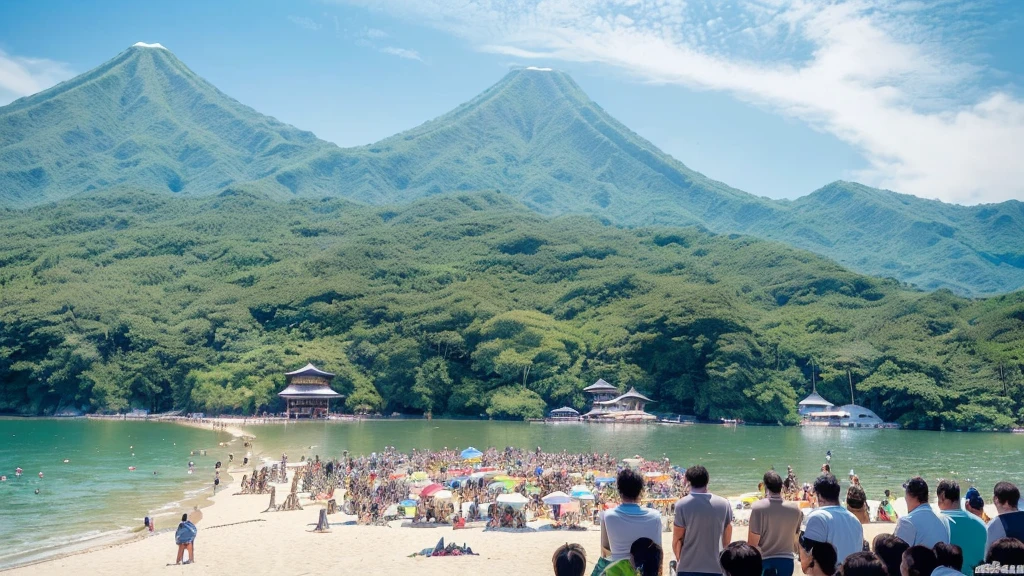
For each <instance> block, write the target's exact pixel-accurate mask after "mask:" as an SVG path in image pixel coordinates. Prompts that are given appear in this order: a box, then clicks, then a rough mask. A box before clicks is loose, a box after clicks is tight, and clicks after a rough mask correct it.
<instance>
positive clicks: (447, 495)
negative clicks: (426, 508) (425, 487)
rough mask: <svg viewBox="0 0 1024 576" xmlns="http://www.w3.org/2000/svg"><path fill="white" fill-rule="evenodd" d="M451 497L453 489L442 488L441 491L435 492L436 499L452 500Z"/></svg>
mask: <svg viewBox="0 0 1024 576" xmlns="http://www.w3.org/2000/svg"><path fill="white" fill-rule="evenodd" d="M451 499H452V492H451V490H441V491H439V492H437V493H435V494H434V500H451Z"/></svg>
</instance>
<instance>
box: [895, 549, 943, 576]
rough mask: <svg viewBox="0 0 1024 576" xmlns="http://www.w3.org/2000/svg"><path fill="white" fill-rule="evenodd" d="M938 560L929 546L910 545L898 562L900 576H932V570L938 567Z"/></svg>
mask: <svg viewBox="0 0 1024 576" xmlns="http://www.w3.org/2000/svg"><path fill="white" fill-rule="evenodd" d="M938 566H939V562H938V560H936V559H935V553H934V552H932V549H931V548H927V547H925V546H911V547H910V548H907V551H906V552H904V553H903V563H902V564H900V575H901V576H932V572H934V571H935V569H936V568H938Z"/></svg>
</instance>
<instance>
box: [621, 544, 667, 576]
mask: <svg viewBox="0 0 1024 576" xmlns="http://www.w3.org/2000/svg"><path fill="white" fill-rule="evenodd" d="M629 555H630V556H632V557H633V565H634V566H636V568H637V571H638V572H640V576H658V574H661V562H662V560H663V559H664V557H665V555H664V553H663V552H662V550H661V544H658V543H657V542H655V541H654V540H651V539H650V538H637V539H636V540H634V541H633V545H632V546H630V547H629Z"/></svg>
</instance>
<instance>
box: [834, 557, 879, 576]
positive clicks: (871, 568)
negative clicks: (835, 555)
mask: <svg viewBox="0 0 1024 576" xmlns="http://www.w3.org/2000/svg"><path fill="white" fill-rule="evenodd" d="M888 573H889V569H888V567H886V565H885V562H882V559H881V558H879V557H878V556H876V555H875V554H874V553H873V552H854V553H853V554H850V555H849V556H847V557H846V559H845V560H843V576H886V575H887V574H888Z"/></svg>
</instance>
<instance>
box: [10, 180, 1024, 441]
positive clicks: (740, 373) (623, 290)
mask: <svg viewBox="0 0 1024 576" xmlns="http://www.w3.org/2000/svg"><path fill="white" fill-rule="evenodd" d="M0 224H2V229H0V410H4V411H12V412H19V413H32V414H37V413H52V412H53V411H55V410H60V409H69V408H71V409H84V410H88V411H98V412H111V411H121V410H125V409H128V408H131V407H141V408H146V409H150V410H154V411H166V410H172V409H185V410H197V411H205V412H235V413H246V414H251V413H253V412H255V411H262V410H271V411H275V410H279V409H280V408H281V404H280V403H279V401H278V399H277V398H276V395H275V394H276V392H277V391H279V390H280V389H282V388H283V387H284V378H283V375H282V374H283V372H285V371H287V370H291V369H295V368H298V367H301V366H302V365H304V364H305V363H306V362H309V361H312V362H314V363H316V364H317V365H319V366H321V367H322V368H324V369H327V370H330V371H332V372H335V373H337V374H338V378H337V379H336V380H335V388H337V389H338V390H339V391H340V392H342V393H344V394H345V395H346V399H345V401H344V403H345V407H346V409H347V410H351V411H358V410H371V411H382V412H385V413H390V412H392V411H398V412H405V413H422V412H426V411H430V412H432V413H434V414H435V415H440V414H448V415H471V416H479V415H489V416H491V417H494V418H524V417H532V416H539V415H541V414H542V412H543V411H544V410H545V407H548V408H550V407H555V406H560V405H563V404H567V405H570V406H575V407H577V408H583V407H584V401H585V399H584V397H583V394H582V393H581V390H582V388H583V387H584V386H586V385H587V384H590V383H592V382H593V381H594V380H596V379H597V378H604V379H606V380H608V381H610V382H612V383H613V384H615V385H617V386H619V387H620V388H622V389H625V388H627V387H629V386H636V387H637V388H638V389H640V390H641V391H644V392H645V393H647V394H649V395H651V396H652V398H654V399H655V400H657V401H658V404H656V405H655V406H654V409H655V410H657V411H659V412H664V413H692V414H695V415H698V416H700V417H706V418H714V417H735V418H742V419H745V420H748V421H756V422H770V423H774V422H782V423H793V422H794V421H795V403H796V401H797V400H798V398H799V397H800V396H801V395H803V394H806V393H807V392H808V391H809V389H810V383H811V375H812V371H813V373H814V377H815V378H816V379H818V381H819V386H818V390H819V392H821V393H822V394H823V395H824V396H825V397H826V398H829V399H830V400H832V401H833V402H836V403H845V402H846V401H847V399H848V398H849V396H850V381H851V380H852V382H853V385H854V388H855V394H856V399H857V401H858V402H859V403H863V404H866V405H868V406H869V407H871V408H873V409H874V410H876V411H877V412H878V413H879V414H880V415H882V416H883V417H884V418H886V419H898V420H899V421H900V422H901V423H902V424H903V425H905V426H908V427H920V428H938V427H947V428H955V429H979V428H1005V427H1010V426H1013V425H1015V424H1016V423H1017V422H1019V421H1020V420H1021V419H1022V416H1024V403H1022V401H1024V374H1022V368H1024V346H1022V344H1024V293H1015V294H1010V295H1006V296H1001V297H995V298H991V299H987V300H968V299H964V298H960V297H958V296H955V295H953V294H952V293H950V292H948V291H938V292H934V293H925V292H921V291H917V290H912V289H909V288H907V287H906V286H904V285H901V284H900V283H899V282H897V281H895V280H885V279H877V278H872V277H866V276H862V275H859V274H855V273H852V272H849V271H847V270H845V269H843V268H841V267H840V266H839V265H837V264H835V263H833V262H831V261H828V260H825V259H823V258H821V257H818V256H815V255H813V254H811V253H808V252H803V251H799V250H795V249H791V248H788V247H785V246H783V245H780V244H776V243H772V242H768V241H762V240H756V239H753V238H749V237H742V236H721V235H714V234H712V233H709V232H707V231H705V230H702V229H699V228H649V229H648V228H641V229H634V230H624V229H620V228H616V227H613V226H610V225H606V224H603V223H601V222H599V221H598V220H595V219H592V218H587V217H580V216H565V217H559V218H554V219H548V218H544V217H542V216H540V215H538V214H536V213H535V212H533V211H530V210H528V209H526V208H525V207H524V206H523V205H521V204H519V203H518V202H517V201H516V200H514V199H512V198H510V197H508V196H506V195H503V194H500V193H473V194H470V193H463V194H458V195H441V196H437V197H434V198H431V199H429V200H423V201H420V202H417V203H414V204H411V205H406V206H400V207H387V208H382V207H367V206H362V205H357V204H353V203H351V202H348V201H345V200H342V199H336V198H335V199H323V200H294V201H291V202H287V203H282V202H278V201H272V200H268V199H266V198H263V197H261V196H257V195H254V194H251V193H247V192H238V191H229V192H225V193H222V194H220V195H219V196H217V197H210V198H199V199H196V198H175V197H170V196H166V195H156V194H145V193H140V192H137V191H134V190H123V191H114V192H108V193H104V194H100V195H96V196H83V197H78V198H75V199H71V200H67V201H64V202H61V203H58V204H54V205H46V206H41V207H36V208H32V209H29V210H25V211H0Z"/></svg>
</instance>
